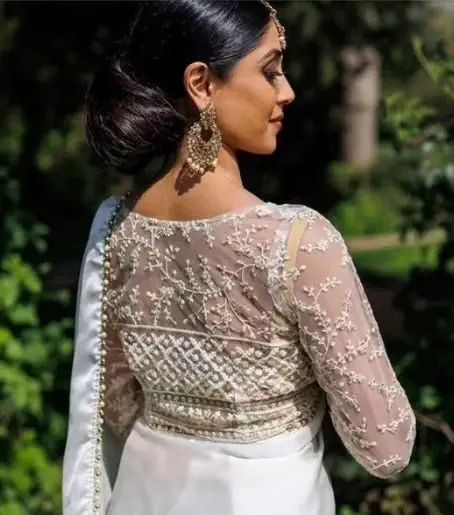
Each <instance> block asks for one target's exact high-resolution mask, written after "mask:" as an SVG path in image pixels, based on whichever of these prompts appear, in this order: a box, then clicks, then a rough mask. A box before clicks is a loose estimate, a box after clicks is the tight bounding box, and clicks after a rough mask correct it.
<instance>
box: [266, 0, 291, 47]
mask: <svg viewBox="0 0 454 515" xmlns="http://www.w3.org/2000/svg"><path fill="white" fill-rule="evenodd" d="M260 1H261V2H262V4H263V5H264V6H265V7H266V8H267V9H268V11H269V12H270V17H271V19H272V20H273V22H274V24H275V25H276V29H277V32H278V34H279V43H280V44H281V48H282V50H285V49H286V47H287V40H286V38H285V27H284V26H283V25H282V23H281V22H280V21H279V19H278V17H277V11H276V9H275V8H274V7H273V6H272V5H271V4H270V3H269V2H267V1H266V0H260Z"/></svg>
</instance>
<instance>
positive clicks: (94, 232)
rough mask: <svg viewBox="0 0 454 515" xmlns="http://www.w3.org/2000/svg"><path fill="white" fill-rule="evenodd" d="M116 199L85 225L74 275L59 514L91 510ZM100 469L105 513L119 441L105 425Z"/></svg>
mask: <svg viewBox="0 0 454 515" xmlns="http://www.w3.org/2000/svg"><path fill="white" fill-rule="evenodd" d="M117 203H118V199H116V198H113V197H112V198H109V199H108V200H106V201H105V202H104V203H103V204H102V205H101V206H100V208H99V210H98V212H97V214H96V216H95V218H94V220H93V224H92V227H91V230H90V236H89V238H88V243H87V246H86V250H85V254H84V259H83V262H82V269H81V274H80V280H79V291H78V298H77V311H76V330H75V349H74V360H73V369H72V375H71V392H70V408H69V425H68V436H67V442H66V449H65V456H64V460H63V515H86V514H92V513H95V509H94V503H95V489H94V474H95V470H94V467H95V450H96V445H98V442H97V438H96V418H97V415H98V408H99V400H100V399H99V393H100V392H99V374H100V366H99V353H100V341H101V340H100V338H101V334H100V324H101V318H100V316H101V301H102V278H101V274H102V266H103V249H104V241H105V238H106V234H107V228H108V227H107V225H108V221H109V219H110V217H111V215H112V212H113V210H114V208H115V206H116V204H117ZM103 441H104V445H103V447H104V473H103V476H104V477H103V485H104V486H103V488H102V492H101V494H102V495H101V498H100V501H101V509H100V510H99V512H100V513H105V509H106V506H107V501H108V499H109V497H110V492H111V485H112V484H113V481H114V479H115V474H116V469H117V467H118V461H119V459H120V456H121V452H122V442H120V441H119V440H118V439H116V437H115V436H114V435H113V433H112V432H110V431H108V430H105V431H104V434H103Z"/></svg>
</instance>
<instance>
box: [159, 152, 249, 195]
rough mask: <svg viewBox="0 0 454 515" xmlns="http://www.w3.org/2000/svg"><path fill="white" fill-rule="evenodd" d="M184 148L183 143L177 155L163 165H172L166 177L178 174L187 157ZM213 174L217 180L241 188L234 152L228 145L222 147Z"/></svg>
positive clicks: (239, 173) (238, 168)
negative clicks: (237, 185)
mask: <svg viewBox="0 0 454 515" xmlns="http://www.w3.org/2000/svg"><path fill="white" fill-rule="evenodd" d="M186 148H187V147H186V144H185V143H183V145H182V146H181V148H180V150H179V151H178V153H177V155H176V156H174V157H173V158H170V159H169V161H168V162H167V164H166V165H165V166H168V165H169V164H170V163H172V164H171V166H170V169H169V173H168V174H167V175H168V176H173V177H175V176H178V175H179V174H180V172H181V170H182V168H183V166H184V164H185V162H186V159H187V157H188V155H187V152H186ZM215 174H216V176H218V177H219V178H220V177H221V176H222V177H223V178H224V179H229V180H230V181H234V182H237V183H238V184H239V185H241V186H242V185H243V183H242V180H241V172H240V167H239V165H238V159H237V156H236V152H235V151H234V150H233V149H232V148H230V147H229V146H228V145H225V144H223V145H222V148H221V152H220V154H219V157H218V166H217V167H216V170H215Z"/></svg>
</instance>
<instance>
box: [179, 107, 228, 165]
mask: <svg viewBox="0 0 454 515" xmlns="http://www.w3.org/2000/svg"><path fill="white" fill-rule="evenodd" d="M221 144H222V138H221V132H220V131H219V128H218V126H217V125H216V111H215V109H214V107H213V106H212V105H209V106H208V107H207V108H206V109H204V110H203V111H202V112H201V113H200V120H199V121H198V122H195V123H193V124H192V125H191V127H190V128H189V132H188V138H187V147H188V159H187V164H188V165H189V168H190V169H191V171H193V172H194V173H196V174H204V173H205V172H207V171H208V170H210V169H214V168H216V166H217V164H218V157H219V154H220V152H221Z"/></svg>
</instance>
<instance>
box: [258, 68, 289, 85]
mask: <svg viewBox="0 0 454 515" xmlns="http://www.w3.org/2000/svg"><path fill="white" fill-rule="evenodd" d="M263 75H265V78H266V80H267V81H268V82H269V83H270V84H273V85H274V84H276V81H277V78H278V77H282V76H283V75H284V72H275V71H271V70H264V71H263Z"/></svg>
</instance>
